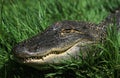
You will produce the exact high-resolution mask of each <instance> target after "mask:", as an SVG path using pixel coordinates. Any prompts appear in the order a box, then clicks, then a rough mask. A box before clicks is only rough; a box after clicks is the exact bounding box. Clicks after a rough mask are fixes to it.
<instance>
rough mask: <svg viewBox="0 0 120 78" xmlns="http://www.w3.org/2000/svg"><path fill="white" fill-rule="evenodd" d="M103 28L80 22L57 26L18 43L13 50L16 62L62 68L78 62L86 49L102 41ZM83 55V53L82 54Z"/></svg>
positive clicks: (66, 22) (54, 25)
mask: <svg viewBox="0 0 120 78" xmlns="http://www.w3.org/2000/svg"><path fill="white" fill-rule="evenodd" d="M101 33H102V31H101V28H100V27H97V26H96V25H95V24H91V23H86V22H77V21H63V22H57V23H55V24H53V25H51V26H49V27H48V28H47V29H46V30H45V31H44V32H42V33H40V34H38V35H36V36H34V37H32V38H30V39H27V40H25V41H23V42H20V43H18V44H17V45H16V46H15V47H14V48H13V54H14V57H15V59H16V60H17V61H18V62H20V63H24V64H27V65H38V66H39V65H44V64H50V63H51V64H59V63H61V62H62V61H65V60H70V59H71V57H75V58H78V54H79V52H80V50H83V51H84V50H85V49H84V46H86V45H89V44H94V43H96V42H97V41H99V40H100V37H101ZM83 54H84V53H83Z"/></svg>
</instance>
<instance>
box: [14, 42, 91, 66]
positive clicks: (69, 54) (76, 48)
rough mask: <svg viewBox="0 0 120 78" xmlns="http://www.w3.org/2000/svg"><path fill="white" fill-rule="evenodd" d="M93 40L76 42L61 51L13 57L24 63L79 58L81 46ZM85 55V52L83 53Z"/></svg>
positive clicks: (46, 62)
mask: <svg viewBox="0 0 120 78" xmlns="http://www.w3.org/2000/svg"><path fill="white" fill-rule="evenodd" d="M91 43H93V42H91V41H87V42H82V41H80V42H77V43H75V44H74V45H72V46H70V47H67V48H65V49H64V50H63V51H62V50H58V51H52V52H49V53H48V54H46V55H43V56H31V57H24V58H23V57H22V58H21V57H15V59H16V60H17V61H18V62H20V63H24V64H28V63H29V64H41V65H42V64H50V63H52V64H59V63H61V62H64V61H66V60H70V59H71V58H79V54H80V50H82V47H84V46H85V45H86V44H87V45H88V44H91ZM83 55H84V56H85V53H83Z"/></svg>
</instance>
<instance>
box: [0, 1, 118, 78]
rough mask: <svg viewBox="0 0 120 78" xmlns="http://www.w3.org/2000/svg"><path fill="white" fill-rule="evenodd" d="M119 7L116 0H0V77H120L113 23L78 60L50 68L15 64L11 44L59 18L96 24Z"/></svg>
mask: <svg viewBox="0 0 120 78" xmlns="http://www.w3.org/2000/svg"><path fill="white" fill-rule="evenodd" d="M116 8H120V0H1V1H0V10H1V18H0V20H1V24H0V78H70V77H71V78H120V44H119V43H120V34H118V33H117V32H116V29H115V28H116V27H115V26H116V25H115V24H114V25H112V26H109V27H108V36H107V38H106V41H105V43H104V44H99V45H98V46H96V48H95V49H93V51H94V52H95V51H96V52H97V53H96V54H97V55H96V56H94V57H93V56H91V55H88V57H87V58H86V59H82V61H79V60H75V59H73V60H72V61H68V62H66V64H65V65H63V66H55V65H50V66H51V67H52V68H53V69H52V70H36V69H33V68H31V67H27V66H25V65H21V64H18V63H16V62H15V61H14V59H13V58H12V51H11V49H12V47H13V46H14V45H15V44H16V43H18V42H20V41H22V40H24V39H27V38H30V37H32V36H33V35H35V34H37V33H38V32H42V31H43V30H44V29H45V28H47V27H48V26H49V25H51V24H53V23H54V22H57V21H62V20H81V21H87V22H93V23H96V24H98V23H100V22H101V21H102V20H103V19H104V18H105V17H107V15H108V14H109V13H110V12H112V11H114V10H115V9H116Z"/></svg>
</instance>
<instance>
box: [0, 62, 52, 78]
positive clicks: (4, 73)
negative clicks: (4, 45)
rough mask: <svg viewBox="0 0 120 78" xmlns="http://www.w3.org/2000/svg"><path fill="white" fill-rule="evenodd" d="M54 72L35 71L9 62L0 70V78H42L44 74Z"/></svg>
mask: <svg viewBox="0 0 120 78" xmlns="http://www.w3.org/2000/svg"><path fill="white" fill-rule="evenodd" d="M50 72H54V70H45V71H43V70H36V69H34V68H31V67H28V66H25V65H20V64H18V63H16V62H14V61H13V60H9V61H8V62H6V63H5V65H4V66H3V67H2V68H1V69H0V78H44V77H45V74H47V73H50Z"/></svg>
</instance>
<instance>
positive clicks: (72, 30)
mask: <svg viewBox="0 0 120 78" xmlns="http://www.w3.org/2000/svg"><path fill="white" fill-rule="evenodd" d="M76 33H77V34H84V33H83V32H80V31H78V30H76V29H62V30H61V32H60V34H61V36H65V35H70V34H76Z"/></svg>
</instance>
